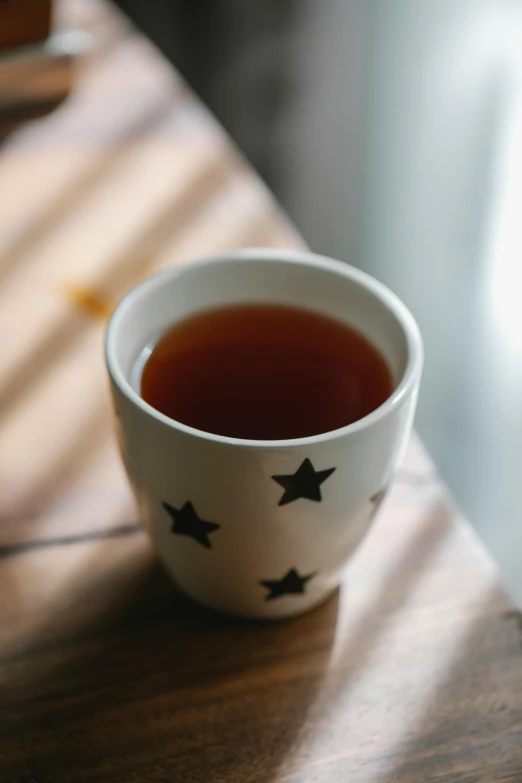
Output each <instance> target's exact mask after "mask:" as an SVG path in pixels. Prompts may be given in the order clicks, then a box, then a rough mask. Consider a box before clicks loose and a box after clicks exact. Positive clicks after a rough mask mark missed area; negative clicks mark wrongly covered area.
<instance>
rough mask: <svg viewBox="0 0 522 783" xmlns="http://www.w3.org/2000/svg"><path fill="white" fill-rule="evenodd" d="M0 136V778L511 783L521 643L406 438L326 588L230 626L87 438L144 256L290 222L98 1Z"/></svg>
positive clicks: (518, 743)
mask: <svg viewBox="0 0 522 783" xmlns="http://www.w3.org/2000/svg"><path fill="white" fill-rule="evenodd" d="M58 17H59V19H60V20H61V21H62V23H63V22H65V21H72V22H74V23H77V24H80V25H81V26H83V27H86V28H87V29H90V30H91V31H92V32H93V34H94V38H95V41H96V48H95V51H94V53H93V55H92V56H91V57H90V58H89V59H88V60H87V61H86V62H85V63H84V64H83V66H82V68H81V69H80V71H79V74H78V79H77V84H76V89H75V92H74V94H73V96H72V97H71V99H70V101H69V102H68V103H66V104H65V105H64V106H63V107H61V108H60V109H59V110H58V111H57V112H55V113H54V114H53V115H51V116H50V117H48V118H46V119H44V120H41V121H39V122H35V123H33V124H31V125H27V126H24V127H22V128H20V129H18V130H17V131H16V132H15V133H14V134H12V135H11V136H9V137H7V138H6V139H5V140H4V143H3V146H2V148H1V150H0V200H1V203H2V205H3V208H2V216H1V220H0V283H1V286H0V338H1V341H2V351H1V352H0V781H1V783H172V782H173V781H174V782H176V783H177V781H180V783H202V782H204V783H207V782H208V783H225V782H226V783H235V782H236V781H237V783H347V782H348V781H357V783H391V782H392V781H403V782H404V783H418V782H421V781H422V783H508V782H509V783H520V782H521V781H522V649H521V644H520V641H521V635H520V630H519V627H518V623H519V619H518V615H517V614H516V613H515V612H514V611H513V608H512V606H511V605H510V603H509V601H508V599H507V598H506V596H505V594H504V593H503V591H502V589H501V587H500V586H499V582H498V576H497V572H496V569H495V568H494V566H493V565H492V563H491V561H490V560H489V558H488V556H487V555H486V554H485V553H484V551H483V549H482V548H481V546H480V545H479V544H478V543H477V541H476V539H475V538H474V536H473V534H472V532H471V530H470V528H469V526H468V525H467V523H466V521H465V520H462V519H461V518H460V516H459V514H458V511H457V510H456V509H455V508H454V506H453V505H452V503H451V500H450V498H448V496H447V494H446V492H445V489H444V487H443V486H442V485H441V483H440V481H439V480H438V478H437V475H436V472H435V471H434V468H433V466H432V464H431V462H430V460H429V458H428V457H427V455H426V454H425V453H424V452H423V450H422V447H421V446H420V444H419V443H418V442H417V441H415V440H414V441H413V442H412V444H411V447H410V450H409V452H408V455H407V459H406V462H405V464H404V466H403V468H402V470H401V472H400V474H399V477H398V479H397V482H396V484H395V486H394V488H393V490H392V492H391V494H390V496H389V497H388V499H387V500H386V502H385V504H384V506H383V508H382V511H381V512H380V515H379V517H378V519H377V521H376V524H375V526H374V528H373V530H372V531H371V533H370V535H369V536H368V538H367V540H366V541H365V542H364V544H363V545H362V547H361V548H360V550H359V552H358V553H357V555H356V556H355V558H354V559H353V561H352V562H351V564H350V566H349V568H348V570H347V573H346V579H345V583H344V585H343V588H342V590H341V591H340V592H339V594H338V595H336V596H335V597H334V598H332V599H331V600H330V601H329V602H328V603H326V604H325V605H323V606H322V607H320V608H319V609H317V610H316V611H314V612H313V613H311V614H309V615H307V616H304V617H301V618H299V619H295V620H292V621H287V622H284V623H276V624H261V623H259V624H248V623H240V622H236V621H233V620H230V619H227V618H224V617H221V616H218V615H214V614H210V613H207V612H205V611H204V610H202V609H199V608H197V607H196V606H193V605H192V604H190V603H188V602H187V601H185V600H184V599H183V598H181V597H180V596H179V595H178V594H177V593H176V592H175V590H174V588H173V586H172V584H171V583H170V582H169V580H168V579H167V577H166V576H165V575H164V573H163V571H162V570H161V568H160V567H159V565H158V564H157V562H156V560H155V558H154V555H153V553H152V550H151V548H150V546H149V544H148V541H147V539H146V537H145V535H144V533H143V532H142V531H141V528H140V526H139V521H138V519H137V514H136V510H135V507H134V504H133V501H132V499H131V496H130V493H129V490H128V487H127V484H126V482H125V479H124V477H123V473H122V469H121V466H120V464H119V461H118V458H117V456H116V453H115V448H114V444H113V440H112V436H111V432H110V414H109V406H108V399H107V384H106V380H105V371H104V367H103V359H102V350H101V348H102V337H103V329H104V325H105V319H106V316H107V313H108V312H109V311H110V309H111V307H112V305H113V304H114V302H115V301H116V300H117V299H118V298H119V297H120V296H121V295H122V294H123V293H124V292H125V290H127V289H128V287H129V286H131V285H132V284H133V283H134V282H135V281H136V280H138V279H140V278H141V277H142V276H144V275H146V274H148V273H150V271H152V270H153V269H156V268H158V267H161V266H165V265H168V264H173V263H180V262H181V261H184V260H187V259H190V258H194V257H196V256H198V255H201V254H207V253H211V252H214V251H221V250H225V249H227V248H232V247H237V246H241V245H276V246H277V245H281V246H283V245H284V246H295V245H296V244H298V243H299V238H298V237H297V235H296V234H295V232H294V231H293V229H292V228H291V226H290V225H289V224H288V222H287V221H286V220H285V219H284V217H283V216H282V215H281V214H280V212H279V210H278V208H277V206H276V205H275V204H274V202H273V201H272V200H271V198H270V196H269V194H268V193H267V192H266V190H265V189H264V187H263V186H262V185H261V184H260V183H259V182H258V181H257V180H256V179H255V177H254V176H253V175H252V173H251V172H250V171H249V170H248V168H247V167H246V165H245V163H244V162H243V161H241V160H240V159H239V158H238V157H237V156H236V154H235V153H234V151H233V150H232V149H231V147H230V144H229V142H228V141H227V140H226V139H225V138H224V137H223V135H222V134H221V132H220V130H219V128H217V127H216V126H215V124H214V123H213V121H212V120H211V118H210V117H209V116H208V115H207V113H206V112H205V111H204V109H202V107H201V106H200V105H199V104H198V103H197V102H196V101H195V99H194V98H193V96H192V95H191V94H190V93H189V92H188V91H187V89H186V88H185V87H184V85H183V84H182V83H181V82H180V81H179V79H178V78H177V77H176V75H175V74H173V73H172V71H171V70H170V68H169V67H168V66H167V65H166V64H165V63H164V61H163V60H162V59H161V58H160V57H159V56H158V55H157V54H156V52H155V51H154V50H153V49H152V47H150V45H149V44H148V43H147V42H145V41H144V40H142V39H141V38H140V37H139V36H137V35H136V34H135V33H134V32H133V31H132V30H131V29H130V28H129V27H128V26H127V25H126V24H125V23H123V22H122V20H121V18H120V17H118V16H117V15H116V14H115V13H114V12H113V11H112V10H111V9H109V8H108V7H107V6H105V5H103V4H101V3H97V2H95V0H66V2H64V3H63V4H62V5H61V6H60V7H59V9H58Z"/></svg>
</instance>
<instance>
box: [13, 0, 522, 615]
mask: <svg viewBox="0 0 522 783" xmlns="http://www.w3.org/2000/svg"><path fill="white" fill-rule="evenodd" d="M9 1H10V2H11V4H12V5H15V3H13V0H8V2H7V5H9ZM117 2H118V4H119V6H120V7H121V8H122V9H123V11H124V12H125V13H126V14H127V15H128V16H129V17H130V18H131V19H132V20H133V22H134V23H135V25H136V26H137V27H138V28H139V29H141V30H142V31H143V32H144V33H145V34H146V35H147V36H148V37H149V38H150V40H151V41H153V42H154V44H156V46H157V47H159V48H160V49H161V50H162V52H163V53H164V54H165V55H166V57H167V58H168V59H169V60H170V62H171V63H172V64H173V65H174V66H175V67H176V68H177V69H179V71H180V72H181V73H182V75H183V76H184V77H185V79H186V80H187V82H188V83H189V84H190V85H191V86H192V87H193V88H194V89H195V91H196V92H197V93H198V94H199V96H200V97H201V98H202V99H203V101H204V102H205V103H206V105H207V106H208V107H209V108H210V110H211V111H212V112H213V113H214V114H215V116H216V117H217V118H218V120H219V122H220V123H222V125H223V126H224V128H225V129H226V131H227V132H228V133H229V134H230V136H231V138H232V139H233V141H234V142H235V143H236V144H237V145H238V146H239V148H240V149H241V150H242V152H243V154H244V155H245V157H246V158H247V159H248V161H249V162H250V163H251V164H252V165H253V166H254V167H255V168H256V169H257V171H258V172H259V173H260V175H261V176H262V177H263V179H264V180H265V182H266V183H267V184H268V186H269V187H270V188H271V189H272V191H273V192H274V193H275V195H276V197H277V198H278V199H279V200H280V202H281V203H282V205H283V207H284V208H285V210H286V211H287V212H288V214H289V215H290V217H291V218H292V219H293V221H294V222H295V224H296V226H297V228H298V229H299V231H300V232H301V234H302V235H303V237H304V239H305V241H306V242H307V243H308V244H309V245H310V247H311V248H312V249H313V250H315V251H317V252H320V253H324V254H328V255H332V256H335V257H338V258H340V259H343V260H344V261H346V262H349V263H351V264H354V265H356V266H359V267H361V268H363V269H365V270H367V271H368V272H370V273H371V274H373V275H375V276H376V277H378V278H379V279H381V280H383V281H384V282H385V283H387V284H388V285H389V286H390V287H391V288H393V289H394V290H395V291H396V292H397V293H398V294H399V295H400V296H401V297H402V298H403V299H404V300H405V301H406V303H407V304H408V305H409V307H410V308H411V309H412V311H413V313H414V314H415V316H416V318H417V319H418V321H419V324H420V326H421V329H422V332H423V335H424V339H425V344H426V369H425V377H424V385H423V389H422V394H421V399H420V404H419V411H418V417H417V428H418V430H419V431H420V434H421V435H422V437H423V439H424V441H425V443H426V445H427V446H428V449H429V450H430V452H431V454H432V456H433V458H434V460H435V462H436V464H437V466H438V468H439V469H440V471H441V473H442V475H443V477H444V479H445V480H446V481H447V483H448V484H449V486H450V488H451V490H452V491H453V493H454V495H455V497H456V499H457V501H458V503H459V504H460V505H461V507H462V508H463V510H464V512H465V514H466V515H467V516H468V517H469V519H470V520H471V522H472V524H473V525H474V526H475V527H476V528H477V530H478V531H479V532H480V534H481V535H482V537H483V538H484V540H485V542H486V543H487V545H488V546H489V548H490V549H491V551H492V552H493V554H494V555H495V557H496V558H497V560H498V561H499V563H500V565H501V567H502V569H503V571H504V574H505V576H506V579H507V581H508V583H509V584H510V585H511V588H512V591H513V592H515V593H517V595H518V598H519V600H520V601H522V571H521V569H520V568H519V560H520V557H521V555H522V493H521V492H520V483H521V476H522V402H521V400H522V315H520V313H522V302H521V301H520V294H521V291H522V220H521V217H520V211H521V209H522V2H521V0H393V2H390V0H249V2H248V3H247V2H245V0H154V2H150V0H117ZM23 3H29V4H31V3H32V4H34V3H35V0H19V3H18V4H19V6H20V5H21V4H23ZM43 5H44V6H49V5H50V4H49V3H47V4H46V3H44V4H43ZM47 16H48V15H47ZM47 16H46V14H44V17H45V18H43V19H42V24H44V25H45V24H47V21H46V19H47ZM3 29H4V32H5V29H6V28H5V26H4V28H3ZM0 36H1V32H0ZM0 43H1V38H0ZM8 43H11V44H12V43H13V41H9V42H8ZM69 44H70V42H69ZM0 84H1V78H0ZM55 84H56V82H55Z"/></svg>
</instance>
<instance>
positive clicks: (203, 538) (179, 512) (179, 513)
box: [162, 503, 220, 549]
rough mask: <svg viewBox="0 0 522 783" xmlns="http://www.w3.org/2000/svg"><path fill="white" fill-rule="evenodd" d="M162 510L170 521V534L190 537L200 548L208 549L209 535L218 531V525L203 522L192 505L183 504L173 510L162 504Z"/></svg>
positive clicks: (167, 504) (168, 505) (168, 504)
mask: <svg viewBox="0 0 522 783" xmlns="http://www.w3.org/2000/svg"><path fill="white" fill-rule="evenodd" d="M162 505H163V508H164V509H165V511H166V512H167V514H168V515H169V516H170V517H171V519H172V528H171V530H172V532H173V533H177V534H178V535H180V536H190V537H191V538H193V539H194V541H197V542H198V544H201V546H204V547H206V548H207V549H210V547H211V543H210V541H209V538H208V534H209V533H213V532H214V530H219V528H220V525H216V524H215V522H205V520H204V519H200V518H199V517H198V515H197V514H196V510H195V508H194V506H193V505H192V503H185V505H184V506H182V507H181V508H174V506H171V505H170V503H163V504H162Z"/></svg>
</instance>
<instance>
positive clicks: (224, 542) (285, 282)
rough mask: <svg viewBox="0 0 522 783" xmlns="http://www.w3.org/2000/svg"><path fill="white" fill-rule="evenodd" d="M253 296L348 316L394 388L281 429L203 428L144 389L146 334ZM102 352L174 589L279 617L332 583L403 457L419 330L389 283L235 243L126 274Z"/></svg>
mask: <svg viewBox="0 0 522 783" xmlns="http://www.w3.org/2000/svg"><path fill="white" fill-rule="evenodd" d="M249 302H250V303H256V302H257V303H259V302H263V303H280V304H286V305H295V306H299V307H302V308H307V309H309V310H313V311H316V312H319V313H323V314H326V315H329V316H331V317H334V318H336V319H339V320H340V321H344V322H346V323H347V324H350V325H352V326H354V327H356V328H357V329H358V330H359V331H360V332H362V334H364V335H365V336H366V337H367V338H368V339H369V340H370V341H371V342H372V343H373V344H374V345H375V346H376V347H377V348H378V349H379V350H380V352H381V353H382V355H383V356H384V358H385V359H386V361H387V363H388V365H389V368H390V370H391V373H392V376H393V380H394V391H393V393H392V395H391V396H390V397H389V398H388V399H387V400H386V402H384V403H383V404H382V405H381V406H380V407H379V408H377V409H376V410H374V411H373V412H372V413H370V414H369V415H368V416H365V417H364V418H363V419H360V420H359V421H356V422H354V423H353V424H350V425H348V426H346V427H343V428H341V429H338V430H335V431H333V432H327V433H324V434H321V435H315V436H313V437H308V438H299V439H295V440H286V441H285V440H280V441H256V440H243V439H237V438H228V437H223V436H220V435H213V434H210V433H207V432H202V431H200V430H197V429H193V428H192V427H188V426H185V425H184V424H181V423H179V422H176V421H173V420H172V419H170V418H168V417H167V416H165V415H163V414H162V413H159V412H158V411H157V410H155V409H154V408H153V407H152V406H150V405H149V404H148V403H146V402H145V401H144V400H143V399H142V398H141V397H140V395H139V393H138V390H139V379H138V380H137V379H136V377H135V376H136V367H137V362H139V357H140V356H141V355H143V349H144V346H146V345H147V344H150V343H151V341H154V340H155V339H157V337H158V336H159V335H160V334H161V333H162V332H163V331H165V330H166V329H167V328H168V327H169V326H171V325H172V324H174V323H176V322H178V321H180V320H182V319H184V318H186V317H187V316H190V315H192V314H194V313H197V312H200V311H202V310H206V309H210V308H215V307H219V306H223V305H229V304H234V303H249ZM106 359H107V366H108V369H109V374H110V378H111V386H112V392H113V399H114V405H115V410H116V417H117V423H118V427H117V429H118V439H119V444H120V448H121V452H122V455H123V460H124V463H125V466H126V469H127V473H128V476H129V478H130V481H131V484H132V487H133V489H134V492H135V494H136V497H137V500H138V504H139V508H140V511H141V515H142V518H143V520H144V522H145V525H146V527H147V530H148V532H149V534H150V537H151V538H152V540H153V542H154V545H155V547H156V549H157V552H158V554H159V557H160V558H161V560H162V561H163V563H164V564H165V566H166V567H167V569H168V571H169V572H170V573H171V575H172V577H173V578H174V580H175V582H176V583H177V585H178V586H179V588H180V589H181V590H183V591H184V592H185V593H187V594H188V595H190V596H191V597H193V598H194V599H196V600H197V601H200V602H201V603H203V604H206V605H208V606H210V607H214V608H216V609H219V610H222V611H225V612H229V613H234V614H238V615H244V616H250V617H267V618H276V617H285V616H289V615H294V614H299V613H301V612H304V611H306V610H308V609H311V608H312V607H313V606H315V605H316V604H318V603H320V602H321V601H323V600H324V599H325V598H326V597H327V596H328V595H329V594H330V593H331V592H332V591H333V590H335V589H336V588H337V587H338V586H339V583H340V581H341V578H342V574H343V569H344V567H345V566H346V563H347V561H348V559H349V557H350V555H351V554H352V552H353V551H354V549H355V548H356V546H357V545H358V544H359V542H360V541H361V539H362V538H363V536H364V534H365V533H366V531H367V530H368V527H369V526H370V523H371V521H372V519H373V517H374V515H375V511H376V509H377V507H378V505H379V502H380V500H381V499H382V497H383V495H384V491H385V490H386V488H387V486H388V485H389V483H390V481H391V480H392V478H393V476H394V473H395V471H396V469H397V467H398V465H399V463H400V462H401V459H402V456H403V454H404V450H405V448H406V444H407V441H408V437H409V435H410V431H411V426H412V421H413V416H414V411H415V404H416V399H417V393H418V388H419V381H420V377H421V372H422V362H423V349H422V340H421V337H420V334H419V330H418V328H417V325H416V323H415V321H414V319H413V317H412V315H411V314H410V312H409V311H408V310H407V309H406V307H405V306H404V305H403V304H402V302H401V301H400V300H399V299H398V298H397V297H396V296H395V295H394V294H393V293H392V292H391V291H389V290H388V289H387V288H386V287H385V286H383V285H382V284H381V283H379V282H377V281H376V280H374V279H373V278H371V277H369V276H368V275H366V274H364V273H363V272H361V271H359V270H357V269H354V268H353V267H350V266H348V265H347V264H343V263H340V262H338V261H332V260H331V259H328V258H323V257H320V256H315V255H313V254H311V253H304V252H288V251H282V250H266V249H260V250H257V249H256V250H247V251H240V252H236V253H230V254H227V255H225V256H220V257H216V258H211V259H205V260H203V261H200V262H198V263H193V264H189V265H186V266H180V267H174V268H172V269H169V270H167V271H166V272H161V273H160V274H158V275H156V276H154V277H151V278H149V279H147V280H145V281H144V282H142V283H140V284H139V285H138V286H137V287H136V288H134V289H133V290H132V291H131V292H130V293H129V294H128V295H127V296H126V297H125V298H124V299H123V301H122V302H121V303H120V305H119V306H118V308H117V309H116V311H115V312H114V314H113V316H112V318H111V321H110V324H109V327H108V331H107V340H106ZM274 383H277V378H274ZM211 394H212V390H211V389H209V395H211Z"/></svg>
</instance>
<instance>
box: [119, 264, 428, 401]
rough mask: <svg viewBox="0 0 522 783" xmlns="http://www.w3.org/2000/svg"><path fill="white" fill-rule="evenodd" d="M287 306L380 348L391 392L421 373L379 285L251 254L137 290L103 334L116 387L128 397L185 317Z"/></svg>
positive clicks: (409, 334)
mask: <svg viewBox="0 0 522 783" xmlns="http://www.w3.org/2000/svg"><path fill="white" fill-rule="evenodd" d="M240 303H241V304H249V303H250V304H254V303H266V304H285V305H293V306H296V307H301V308H306V309H309V310H312V311H314V312H318V313H321V314H324V315H328V316H330V317H333V318H336V319H337V320H339V321H342V322H344V323H346V324H348V325H350V326H352V327H355V328H356V329H358V330H359V331H360V332H361V333H362V334H363V335H364V336H365V337H366V338H367V339H368V340H370V341H371V342H372V343H373V345H374V346H375V347H376V348H378V350H379V351H380V352H381V354H382V356H383V357H384V359H385V360H386V362H387V364H388V366H389V369H390V371H391V374H392V378H393V382H394V388H395V392H394V393H393V395H392V397H393V396H394V395H396V394H397V392H398V391H399V390H400V389H401V388H402V387H404V386H405V385H406V384H408V382H409V377H410V376H414V375H415V374H416V370H417V371H420V365H421V364H422V343H421V339H420V335H419V333H418V329H417V326H416V324H415V321H414V319H413V317H412V316H411V314H410V313H409V311H408V310H407V308H406V307H405V306H404V305H403V304H402V302H401V301H400V300H399V299H398V298H397V297H396V296H395V295H394V294H393V293H392V292H391V291H390V290H389V289H388V288H386V287H385V286H384V285H382V284H381V283H379V282H378V281H376V280H374V279H373V278H372V277H370V276H369V275H366V274H365V273H363V272H361V271H360V270H358V269H355V268H354V267H351V266H349V265H348V264H344V263H341V262H338V261H332V260H331V259H326V258H323V257H320V256H314V255H313V254H310V253H293V252H285V251H279V250H250V251H242V252H237V253H232V254H230V255H227V256H223V257H217V258H214V259H208V260H205V261H201V262H197V263H193V264H187V265H185V266H180V267H174V268H172V269H169V270H167V271H165V272H162V273H159V274H158V275H155V276H153V277H151V278H149V279H147V280H145V281H144V282H143V283H141V284H140V285H138V286H137V287H136V288H135V289H133V290H132V291H131V292H130V293H129V294H128V295H127V296H126V297H125V298H124V299H123V301H122V302H121V303H120V305H119V306H118V308H117V309H116V311H115V312H114V314H113V316H112V319H111V322H110V324H109V329H108V333H107V344H106V348H107V362H108V366H109V371H110V372H111V375H112V377H113V380H115V382H116V383H117V384H118V385H119V386H120V387H121V388H122V390H123V391H124V392H125V393H127V394H128V393H129V390H132V387H134V393H136V381H135V379H134V382H133V369H134V368H135V367H136V363H137V361H138V359H139V357H140V355H141V354H142V352H143V349H144V347H145V346H146V345H148V344H153V343H154V342H155V341H156V339H157V338H158V337H159V335H160V334H162V333H163V332H164V331H165V330H166V329H168V328H169V327H170V326H172V325H174V324H175V323H177V322H179V321H182V320H183V319H185V318H186V317H188V316H190V315H194V314H196V313H199V312H201V311H204V310H208V309H211V308H216V307H220V306H226V305H232V304H240Z"/></svg>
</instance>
